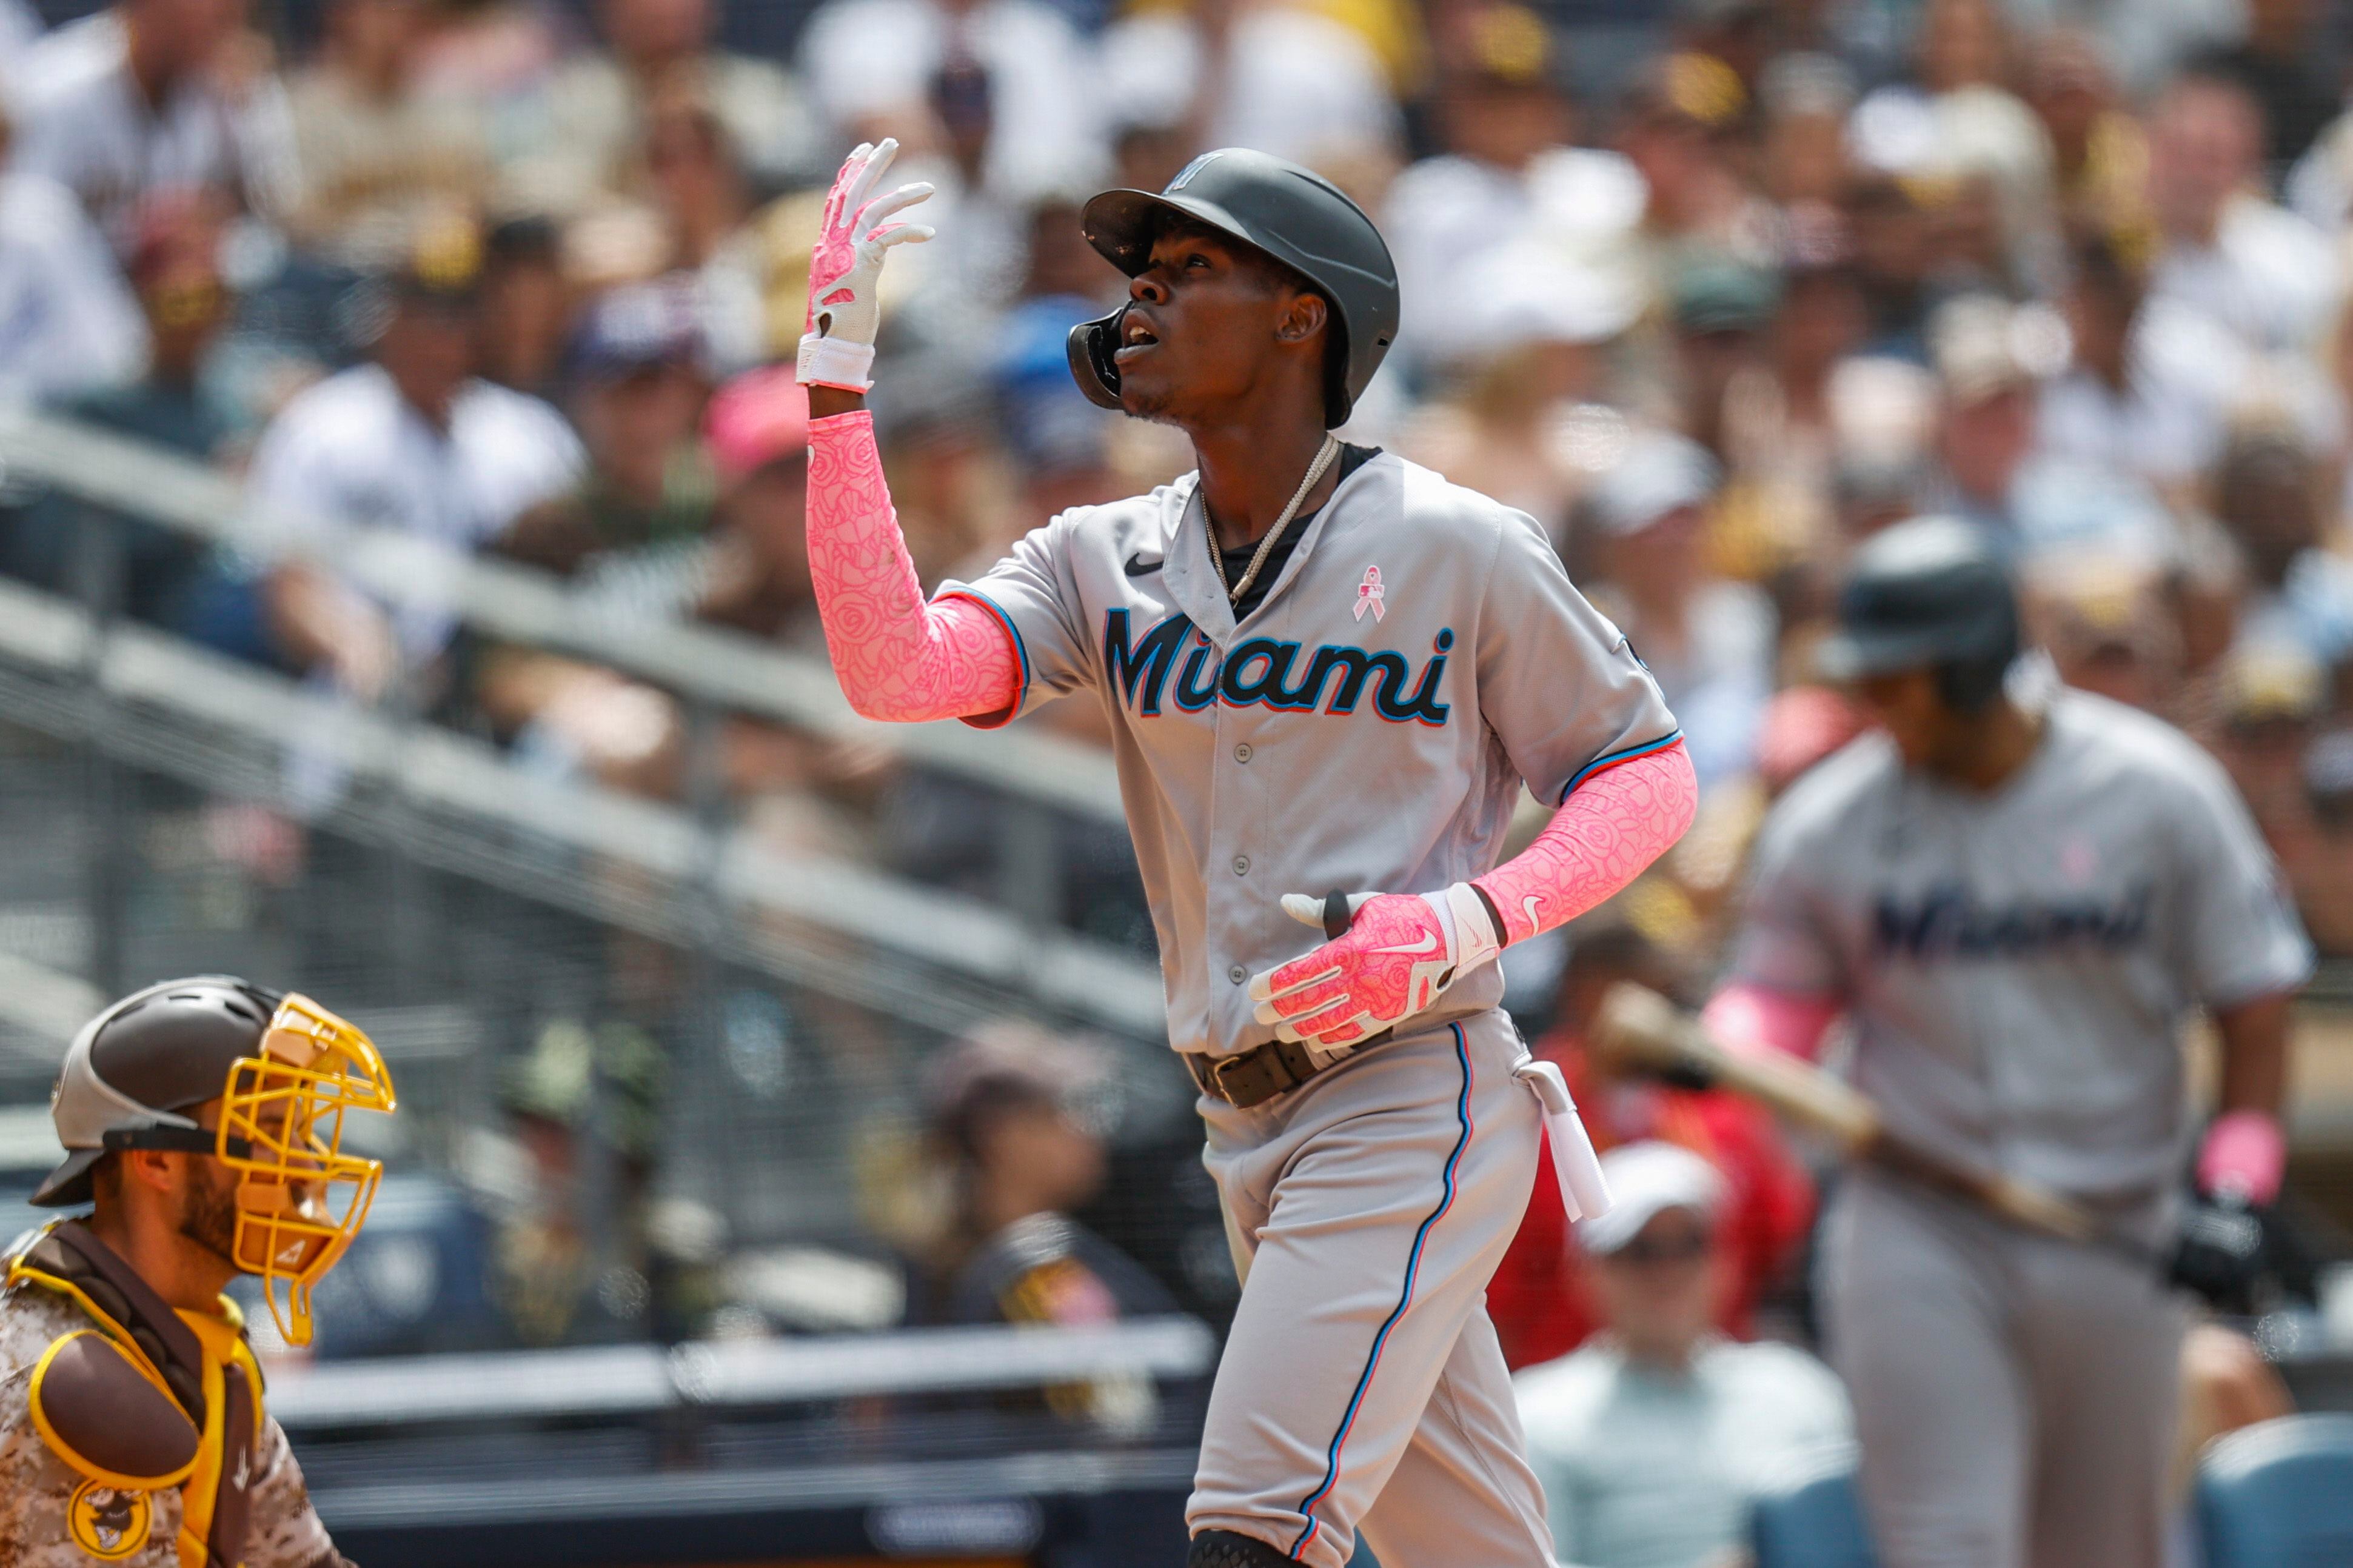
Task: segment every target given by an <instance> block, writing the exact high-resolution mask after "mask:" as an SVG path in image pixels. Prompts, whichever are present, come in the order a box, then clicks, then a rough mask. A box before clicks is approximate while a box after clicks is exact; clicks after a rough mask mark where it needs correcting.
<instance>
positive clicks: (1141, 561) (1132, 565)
mask: <svg viewBox="0 0 2353 1568" xmlns="http://www.w3.org/2000/svg"><path fill="white" fill-rule="evenodd" d="M1164 564H1166V563H1164V562H1160V561H1146V560H1145V558H1144V552H1143V551H1141V550H1139V551H1137V552H1135V553H1134V554H1133V555H1131V556H1129V557H1128V558H1127V559H1126V561H1124V562H1123V563H1121V565H1120V570H1121V571H1122V572H1124V573H1125V574H1127V575H1129V576H1130V577H1149V576H1151V575H1152V574H1154V573H1155V572H1157V571H1159V570H1160V568H1161V567H1162V566H1163V565H1164Z"/></svg>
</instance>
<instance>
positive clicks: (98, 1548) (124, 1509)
mask: <svg viewBox="0 0 2353 1568" xmlns="http://www.w3.org/2000/svg"><path fill="white" fill-rule="evenodd" d="M153 1521H154V1513H153V1502H152V1501H151V1500H150V1499H149V1498H148V1496H147V1494H146V1493H145V1492H134V1491H121V1490H118V1489H115V1488H113V1487H110V1486H104V1485H101V1484H100V1483H99V1482H97V1481H84V1482H82V1484H81V1485H80V1486H79V1487H76V1488H75V1489H74V1495H73V1500H72V1501H70V1502H69V1503H67V1504H66V1531H67V1533H68V1534H69V1535H71V1536H72V1537H73V1542H74V1544H75V1545H76V1546H79V1547H80V1548H81V1549H82V1550H83V1551H84V1552H89V1553H90V1555H91V1556H92V1557H95V1558H97V1559H98V1560H99V1561H100V1562H101V1563H119V1562H121V1560H122V1559H123V1558H125V1557H128V1556H130V1555H131V1554H132V1552H136V1551H138V1550H139V1549H140V1548H141V1547H142V1546H144V1545H146V1544H147V1527H148V1525H150V1524H151V1523H153Z"/></svg>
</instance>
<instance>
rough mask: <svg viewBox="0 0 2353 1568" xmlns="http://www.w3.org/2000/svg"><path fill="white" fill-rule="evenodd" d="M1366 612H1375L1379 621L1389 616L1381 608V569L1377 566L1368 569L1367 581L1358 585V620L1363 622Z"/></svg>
mask: <svg viewBox="0 0 2353 1568" xmlns="http://www.w3.org/2000/svg"><path fill="white" fill-rule="evenodd" d="M1366 610H1370V611H1372V612H1373V619H1375V620H1379V619H1380V618H1381V617H1382V616H1385V615H1388V611H1387V610H1385V609H1383V608H1381V569H1380V568H1379V567H1377V566H1367V567H1366V568H1365V580H1364V581H1363V582H1361V583H1359V584H1356V619H1358V620H1360V621H1361V620H1363V619H1364V618H1365V612H1366Z"/></svg>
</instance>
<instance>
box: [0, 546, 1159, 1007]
mask: <svg viewBox="0 0 2353 1568" xmlns="http://www.w3.org/2000/svg"><path fill="white" fill-rule="evenodd" d="M534 586H536V585H534ZM0 716H4V717H5V718H8V719H10V720H13V721H16V722H19V723H23V724H26V725H27V726H28V727H31V728H34V729H37V730H39V731H43V732H45V733H48V734H51V735H54V736H56V737H57V738H58V739H61V740H69V741H75V742H83V743H86V744H88V745H90V746H91V747H93V748H95V749H96V750H97V751H99V752H101V753H103V754H105V755H107V756H109V757H111V758H113V759H115V760H117V761H120V762H123V763H133V764H136V765H139V766H142V767H145V768H151V769H153V770H154V771H156V772H159V773H165V774H168V775H171V776H174V777H179V778H182V779H185V780H186V781H187V782H190V783H193V784H199V785H202V786H206V787H210V788H222V787H227V788H239V787H242V788H245V789H248V790H250V791H252V792H253V793H254V794H256V795H259V796H261V797H263V798H269V797H271V796H274V795H276V794H277V793H278V792H279V790H280V786H281V784H282V780H281V777H280V775H281V773H282V771H283V769H284V767H285V764H286V759H287V758H288V757H290V756H291V755H296V754H300V755H301V756H303V757H305V758H307V759H311V760H313V761H323V762H325V763H330V764H332V765H333V766H334V767H336V768H337V769H339V770H341V772H342V773H343V775H344V777H345V780H346V784H345V787H344V788H343V789H342V790H341V791H339V792H338V793H337V795H336V796H335V798H334V799H333V801H332V804H330V805H328V806H327V807H326V813H325V815H326V818H327V820H328V821H329V822H330V823H331V824H332V826H334V827H336V828H337V829H338V830H340V831H342V832H344V833H346V834H348V835H349V836H351V837H353V838H355V839H358V840H360V841H362V842H367V843H377V844H384V845H387V846H390V847H396V848H397V849H398V850H399V851H400V852H401V853H402V854H403V855H405V856H407V857H410V858H415V859H417V860H418V861H419V862H421V863H423V864H427V865H430V866H433V867H436V868H439V869H443V870H448V871H453V872H457V873H459V874H460V875H464V876H468V877H471V878H475V879H480V880H483V881H486V882H489V883H491V885H493V886H498V887H502V888H505V889H509V890H511V891H514V892H517V893H520V894H522V895H523V896H525V897H529V898H532V899H533V900H538V901H541V902H544V903H548V904H551V905H554V906H555V907H558V908H562V909H567V910H573V911H575V912H576V913H579V914H583V915H586V916H588V917H590V918H592V919H595V920H597V921H604V922H607V923H611V924H615V925H619V926H622V927H626V928H628V929H630V930H633V931H638V932H640V933H641V934H644V935H648V936H652V937H656V938H659V939H660V940H663V941H666V942H677V943H680V944H681V945H684V946H689V947H696V948H700V949H704V950H708V951H710V952H712V953H713V954H714V955H715V956H718V957H721V958H723V959H725V960H727V961H729V962H733V963H744V964H747V965H749V966H751V967H753V968H754V969H756V970H760V971H763V972H765V973H771V974H774V975H776V977H778V978H780V979H785V980H789V981H791V982H793V983H795V984H800V985H806V986H808V987H810V988H812V989H815V990H818V991H820V992H823V993H825V994H828V995H834V996H838V997H840V998H841V999H843V1000H846V1001H850V1002H854V1003H857V1004H859V1005H863V1006H869V1007H872V1008H875V1009H877V1010H878V1011H881V1012H885V1013H889V1014H892V1015H893V1016H902V1017H905V1018H908V1019H910V1020H911V1021H914V1022H918V1023H923V1024H925V1025H927V1026H931V1027H934V1028H945V1029H954V1028H956V1027H959V1026H963V1025H964V1024H966V1023H968V1022H970V1021H971V1020H972V1019H973V1018H974V1017H976V1016H985V1015H986V1014H987V1013H988V1012H990V1011H999V1010H1003V1009H1004V1008H1005V1007H1007V1006H1008V1005H1029V1006H1032V1007H1037V1008H1041V1009H1044V1010H1046V1011H1048V1012H1050V1013H1052V1014H1055V1015H1058V1016H1069V1017H1073V1018H1080V1019H1083V1020H1085V1021H1087V1022H1089V1023H1092V1024H1094V1025H1096V1026H1103V1027H1109V1028H1111V1029H1113V1030H1115V1031H1116V1032H1118V1033H1120V1034H1123V1035H1128V1036H1147V1037H1148V1036H1151V1035H1154V1034H1156V1033H1157V1032H1158V1030H1159V1029H1160V1027H1161V1018H1162V1000H1161V989H1160V981H1159V975H1158V973H1157V971H1156V970H1155V969H1154V968H1153V967H1152V966H1151V965H1149V964H1147V963H1143V962H1141V961H1139V960H1137V959H1136V958H1134V957H1133V956H1132V955H1129V954H1126V953H1124V952H1119V951H1118V950H1116V949H1113V948H1110V947H1107V946H1105V945H1103V944H1102V943H1098V942H1090V941H1087V940H1085V939H1083V938H1080V937H1077V936H1073V935H1071V934H1068V933H1065V932H1060V931H1051V930H1041V929H1034V928H1025V927H1024V926H1023V925H1022V924H1021V923H1020V922H1018V921H1015V920H1012V919H1009V918H1008V916H1007V914H1006V913H1005V912H1004V911H1002V910H998V909H997V908H995V907H993V906H991V905H988V904H984V903H980V902H978V901H976V900H972V899H970V898H966V897H962V896H959V895H957V894H954V893H950V892H945V891H942V890H940V889H932V888H925V887H922V886H919V885H917V884H914V883H911V882H907V881H904V880H902V879H895V878H892V877H888V876H885V875H882V874H881V873H879V872H877V871H874V870H872V869H870V868H865V867H862V866H860V865H858V864H855V863H853V862H850V861H847V860H840V859H834V858H826V857H820V856H817V855H813V854H806V853H787V852H785V851H781V850H779V849H777V848H776V847H773V846H770V845H767V844H765V843H763V842H760V841H758V840H757V839H756V838H754V837H753V836H752V835H750V834H749V833H747V832H745V831H744V830H742V829H738V828H733V827H730V826H725V825H724V824H723V823H714V822H712V821H709V820H704V819H699V818H698V817H697V816H695V815H693V814H691V813H689V812H687V811H685V810H682V809H681V808H679V807H677V806H673V805H667V804H664V803H662V802H659V801H653V800H648V799H644V798H641V797H638V796H635V795H625V794H622V793H621V792H619V791H617V790H613V789H609V788H607V787H604V786H602V785H598V784H592V783H588V782H585V781H581V780H576V779H561V778H551V777H548V776H545V775H543V774H540V773H533V772H532V771H530V770H527V769H525V768H524V767H522V766H521V765H519V764H517V763H514V762H512V761H511V760H510V759H508V758H507V757H505V756H504V755H502V754H501V753H500V752H498V751H497V750H495V749H494V748H492V747H491V746H489V745H488V744H486V743H484V742H480V741H476V740H473V739H471V738H469V737H467V736H463V735H459V734H454V733H451V732H449V731H442V730H438V729H436V728H434V727H432V726H430V725H427V724H425V723H422V722H417V721H399V720H396V719H394V718H391V717H388V716H386V715H385V714H383V713H378V712H374V711H370V710H365V709H363V708H359V707H356V706H354V705H353V704H351V703H348V702H345V701H342V700H337V699H335V698H332V697H328V696H325V695H322V693H320V692H319V691H317V690H316V689H311V688H309V687H306V686H304V685H303V684H302V683H301V682H298V681H295V680H292V679H288V678H286V677H284V676H280V675H277V674H274V673H272V672H269V671H267V670H262V669H259V668H254V667H251V666H248V665H244V664H240V663H237V661H235V660H232V659H228V658H224V657H222V656H219V655H216V654H214V653H211V652H209V651H207V650H206V649H204V648H201V647H195V646H194V645H192V644H189V643H186V642H185V641H183V640H181V639H178V638H175V637H169V636H166V635H164V634H163V633H160V632H156V631H153V630H150V629H148V628H145V627H142V626H132V625H130V624H127V623H112V624H107V623H102V622H100V621H98V620H96V619H94V618H93V617H92V616H90V615H89V614H88V612H86V611H85V610H83V609H82V608H81V607H80V606H79V605H74V604H72V603H70V602H69V601H67V600H64V599H61V598H58V597H57V596H56V595H49V594H45V593H42V592H40V591H38V590H36V589H32V588H28V587H26V586H24V585H22V584H15V583H8V582H0ZM582 856H587V857H593V858H595V859H596V860H597V861H599V862H602V863H604V864H607V865H609V866H613V867H619V868H628V870H630V871H633V872H636V873H638V875H637V876H634V877H584V876H582V875H581V874H580V870H579V857H582ZM85 1000H86V998H85V997H84V996H83V995H82V994H80V993H79V991H77V992H75V993H74V994H72V995H70V996H69V995H67V994H63V993H61V992H59V991H58V988H57V987H56V986H55V985H49V986H47V987H37V988H34V989H33V990H31V991H28V992H25V993H20V994H16V996H14V997H13V998H12V1000H11V1001H10V1003H9V1004H8V1006H9V1007H10V1008H11V1009H13V1010H14V1011H16V1012H19V1013H25V1014H26V1015H27V1016H28V1017H33V1018H37V1019H38V1020H39V1021H40V1022H42V1023H44V1024H51V1025H54V1024H55V1023H57V1022H58V1021H62V1020H63V1019H66V1018H68V1017H70V1016H72V1015H73V1014H74V1013H76V1012H77V1011H79V1009H80V1007H81V1005H82V1004H83V1003H84V1001H85ZM48 1032H52V1033H54V1032H55V1031H54V1029H51V1030H49V1031H48Z"/></svg>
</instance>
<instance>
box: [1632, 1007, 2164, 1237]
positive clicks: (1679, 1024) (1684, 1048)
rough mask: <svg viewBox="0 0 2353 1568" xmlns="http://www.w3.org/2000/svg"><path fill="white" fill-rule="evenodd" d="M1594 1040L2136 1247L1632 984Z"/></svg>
mask: <svg viewBox="0 0 2353 1568" xmlns="http://www.w3.org/2000/svg"><path fill="white" fill-rule="evenodd" d="M1593 1038H1594V1043H1595V1045H1596V1046H1597V1047H1599V1049H1600V1052H1601V1054H1602V1055H1603V1056H1604V1057H1605V1058H1608V1059H1610V1060H1614V1061H1616V1062H1619V1063H1621V1064H1623V1065H1625V1066H1628V1067H1633V1068H1643V1069H1647V1070H1649V1071H1652V1072H1658V1071H1668V1072H1675V1073H1680V1074H1684V1075H1697V1076H1698V1077H1700V1078H1702V1079H1704V1080H1705V1081H1708V1082H1711V1083H1717V1084H1722V1085H1723V1086H1724V1087H1725V1088H1726V1089H1733V1090H1735V1091H1736V1092H1737V1093H1740V1094H1744V1095H1746V1096H1747V1097H1748V1098H1749V1099H1751V1100H1757V1101H1758V1102H1759V1103H1761V1104H1763V1105H1766V1106H1767V1107H1770V1108H1771V1109H1772V1110H1777V1111H1778V1112H1780V1113H1781V1114H1782V1115H1783V1116H1786V1117H1788V1119H1789V1120H1790V1121H1795V1122H1798V1123H1799V1124H1800V1125H1803V1126H1807V1127H1811V1128H1814V1129H1815V1130H1817V1131H1820V1132H1823V1133H1826V1134H1828V1135H1829V1136H1830V1137H1831V1140H1833V1141H1834V1142H1837V1143H1838V1145H1839V1146H1840V1147H1841V1149H1842V1150H1844V1151H1845V1152H1847V1153H1848V1154H1850V1155H1852V1156H1853V1157H1855V1158H1858V1159H1865V1160H1872V1161H1875V1162H1877V1163H1880V1164H1883V1165H1887V1166H1890V1167H1892V1168H1894V1169H1895V1170H1899V1171H1902V1172H1905V1173H1907V1174H1909V1175H1912V1176H1914V1177H1915V1178H1918V1179H1919V1180H1921V1181H1924V1182H1926V1183H1927V1184H1930V1185H1933V1186H1936V1187H1940V1188H1942V1189H1944V1190H1945V1191H1947V1192H1950V1193H1957V1194H1959V1195H1961V1196H1962V1197H1965V1198H1967V1199H1968V1200H1969V1201H1970V1202H1972V1203H1975V1204H1977V1205H1980V1206H1981V1207H1984V1208H1986V1209H1989V1210H1990V1211H1992V1212H1993V1213H1994V1214H1996V1215H2000V1217H2001V1218H2003V1219H2006V1220H2009V1221H2010V1222H2011V1223H2012V1224H2014V1225H2019V1226H2025V1227H2026V1228H2027V1229H2029V1230H2034V1231H2040V1232H2041V1233H2042V1234H2043V1235H2045V1236H2051V1237H2058V1238H2059V1239H2061V1240H2063V1241H2074V1242H2085V1243H2091V1244H2094V1245H2098V1246H2103V1247H2106V1246H2119V1245H2126V1244H2121V1243H2118V1242H2116V1240H2115V1238H2111V1237H2106V1236H2104V1235H2103V1234H2102V1232H2101V1228H2100V1224H2099V1221H2098V1220H2097V1219H2096V1218H2095V1217H2094V1215H2092V1213H2091V1212H2090V1211H2089V1210H2087V1209H2085V1208H2084V1206H2083V1205H2080V1204H2077V1203H2075V1202H2073V1200H2072V1199H2069V1198H2066V1197H2063V1196H2062V1195H2061V1194H2057V1193H2054V1192H2052V1191H2050V1190H2049V1189H2048V1188H2045V1187H2042V1186H2039V1185H2037V1184H2034V1183H2032V1182H2022V1181H2020V1180H2019V1179H2018V1178H2016V1177H2015V1176H2007V1175H2003V1174H2001V1173H1999V1172H1994V1171H1984V1170H1978V1169H1977V1168H1975V1167H1972V1166H1969V1165H1967V1164H1963V1163H1960V1162H1958V1161H1955V1160H1952V1159H1949V1158H1947V1157H1946V1156H1945V1155H1942V1154H1939V1153H1936V1152H1934V1151H1933V1150H1928V1149H1924V1148H1922V1147H1920V1146H1919V1145H1918V1144H1916V1143H1914V1142H1910V1141H1909V1140H1907V1139H1905V1138H1904V1137H1902V1136H1901V1135H1899V1134H1897V1133H1894V1132H1892V1131H1889V1130H1888V1127H1887V1124H1886V1122H1885V1121H1884V1120H1883V1118H1882V1117H1881V1116H1880V1114H1879V1107H1878V1106H1876V1105H1874V1104H1873V1102H1872V1100H1871V1099H1870V1097H1869V1096H1867V1095H1864V1094H1862V1093H1860V1092H1859V1091H1857V1090H1856V1089H1854V1088H1852V1086H1851V1085H1848V1084H1845V1083H1841V1081H1840V1080H1839V1079H1835V1078H1832V1077H1831V1075H1830V1074H1829V1073H1827V1072H1824V1071H1823V1070H1822V1069H1821V1068H1818V1067H1814V1066H1813V1065H1811V1064H1810V1063H1807V1062H1802V1061H1799V1060H1798V1059H1797V1058H1794V1057H1788V1056H1782V1055H1780V1054H1778V1053H1774V1054H1771V1055H1766V1056H1753V1055H1750V1054H1747V1053H1746V1052H1739V1051H1733V1050H1728V1049H1726V1048H1725V1047H1724V1045H1723V1044H1722V1043H1721V1042H1719V1041H1718V1040H1717V1039H1716V1038H1715V1037H1714V1036H1713V1035H1711V1034H1709V1033H1708V1031H1707V1028H1706V1026H1704V1025H1703V1024H1702V1023H1701V1022H1700V1021H1699V1020H1698V1019H1697V1018H1695V1017H1694V1016H1691V1015H1690V1014H1689V1013H1687V1012H1685V1011H1683V1009H1682V1008H1680V1007H1678V1006H1676V1005H1674V1004H1673V1003H1672V1002H1670V1001H1668V1000H1667V999H1666V998H1665V997H1663V996H1662V995H1660V994H1658V993H1657V992H1655V991H1652V990H1651V989H1649V988H1648V987H1646V986H1642V985H1638V984H1634V983H1633V982H1632V981H1626V980H1621V981H1620V982H1619V983H1618V984H1615V985H1612V986H1611V987H1610V988H1609V991H1608V992H1607V993H1605V994H1603V996H1602V998H1601V1010H1600V1013H1599V1016H1597V1017H1596V1019H1595V1021H1594V1026H1593ZM2134 1250H2135V1251H2136V1253H2137V1252H2138V1251H2139V1250H2140V1249H2138V1248H2135V1249H2134Z"/></svg>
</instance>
